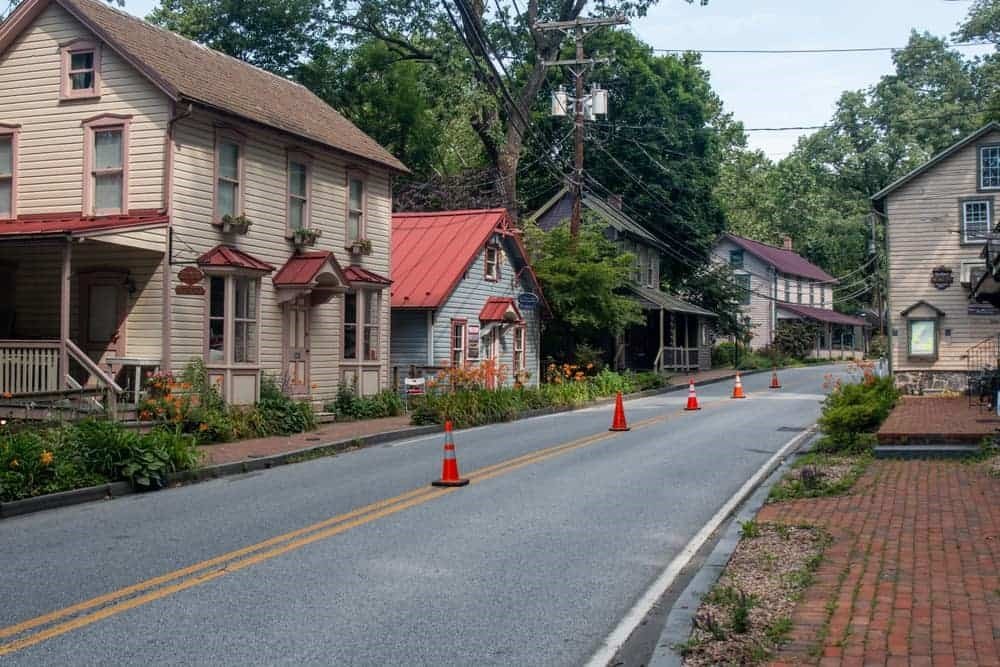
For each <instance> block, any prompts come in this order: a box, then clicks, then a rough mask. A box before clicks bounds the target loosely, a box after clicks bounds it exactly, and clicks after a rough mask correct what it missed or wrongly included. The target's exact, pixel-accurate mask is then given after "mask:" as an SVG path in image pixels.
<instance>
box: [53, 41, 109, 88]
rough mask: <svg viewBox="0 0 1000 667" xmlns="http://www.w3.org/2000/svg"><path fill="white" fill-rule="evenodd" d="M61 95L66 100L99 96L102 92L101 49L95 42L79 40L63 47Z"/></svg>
mask: <svg viewBox="0 0 1000 667" xmlns="http://www.w3.org/2000/svg"><path fill="white" fill-rule="evenodd" d="M61 56H62V58H61V62H62V79H61V85H60V97H61V98H62V99H64V100H76V99H86V98H91V97H99V96H100V94H101V49H100V46H99V45H98V44H96V43H94V42H90V41H84V40H77V41H74V42H70V43H69V44H64V45H63V46H62V49H61Z"/></svg>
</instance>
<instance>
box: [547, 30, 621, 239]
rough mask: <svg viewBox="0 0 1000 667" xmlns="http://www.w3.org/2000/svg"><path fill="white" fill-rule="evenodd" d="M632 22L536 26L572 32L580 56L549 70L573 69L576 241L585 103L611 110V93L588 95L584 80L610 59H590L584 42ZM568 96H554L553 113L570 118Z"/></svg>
mask: <svg viewBox="0 0 1000 667" xmlns="http://www.w3.org/2000/svg"><path fill="white" fill-rule="evenodd" d="M626 23H628V19H626V18H625V17H624V16H611V17H607V18H589V19H582V18H577V19H576V20H575V21H552V22H550V23H536V24H535V29H536V30H538V31H540V32H548V31H551V30H558V31H560V32H562V33H563V34H566V35H569V34H570V33H572V35H573V41H574V42H575V43H576V57H575V58H573V59H571V60H552V61H546V63H545V66H546V67H561V66H567V67H569V70H570V73H571V74H572V75H573V79H574V83H575V88H574V95H573V111H574V114H573V123H574V125H575V135H576V150H575V154H574V160H573V179H572V182H571V185H572V189H573V216H572V218H570V223H569V231H570V235H571V236H572V237H573V238H574V239H575V238H576V237H577V236H579V234H580V219H581V216H582V213H581V202H582V199H583V121H584V119H585V113H584V111H585V107H584V103H585V102H586V103H589V104H590V113H591V114H592V115H603V114H606V113H607V109H608V91H606V90H602V89H600V88H597V87H595V88H594V89H593V91H592V92H591V94H590V95H589V96H588V95H586V94H585V92H584V78H585V77H586V74H587V69H588V68H589V67H592V66H593V65H596V64H598V63H605V62H608V60H609V59H608V58H586V57H585V56H584V52H583V40H584V38H585V37H586V36H587V34H589V32H590V31H592V30H593V29H594V28H598V27H601V26H608V25H622V24H626ZM567 97H568V96H567V95H566V92H565V91H564V90H561V89H560V90H559V91H558V92H556V93H555V94H554V95H553V99H552V113H553V115H557V116H564V115H566V111H565V109H566V102H567V101H568V100H567Z"/></svg>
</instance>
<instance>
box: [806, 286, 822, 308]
mask: <svg viewBox="0 0 1000 667" xmlns="http://www.w3.org/2000/svg"><path fill="white" fill-rule="evenodd" d="M820 289H822V288H820ZM809 305H810V306H815V305H816V292H815V285H813V284H812V283H809Z"/></svg>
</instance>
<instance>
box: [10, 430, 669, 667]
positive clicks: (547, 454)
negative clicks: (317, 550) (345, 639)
mask: <svg viewBox="0 0 1000 667" xmlns="http://www.w3.org/2000/svg"><path fill="white" fill-rule="evenodd" d="M680 414H683V411H677V412H674V413H670V414H667V415H661V416H657V417H651V418H649V419H645V420H642V421H639V422H636V423H634V424H633V425H632V428H633V430H635V429H639V428H643V427H646V426H651V425H653V424H656V423H659V422H663V421H666V420H668V419H671V418H673V417H676V416H678V415H680ZM617 435H619V433H614V432H602V433H598V434H595V435H590V436H586V437H583V438H579V439H577V440H573V441H570V442H566V443H563V444H561V445H556V446H553V447H549V448H547V449H541V450H538V451H535V452H530V453H528V454H524V455H522V456H518V457H515V458H513V459H508V460H506V461H501V462H500V463H496V464H494V465H491V466H486V467H485V468H480V469H478V470H476V471H475V472H472V473H470V474H469V475H467V476H468V477H469V479H470V480H471V481H473V482H482V481H486V480H488V479H492V478H494V477H499V476H500V475H504V474H507V473H509V472H513V471H514V470H518V469H520V468H523V467H525V466H528V465H532V464H534V463H541V462H542V461H546V460H548V459H551V458H555V457H557V456H561V455H563V454H566V453H568V452H570V451H573V450H576V449H581V448H583V447H587V446H590V445H593V444H596V443H598V442H603V441H605V440H609V439H611V438H613V437H615V436H617ZM455 491H457V489H454V488H451V489H449V488H436V487H421V488H419V489H413V490H411V491H407V492H406V493H402V494H400V495H398V496H394V497H392V498H387V499H385V500H380V501H378V502H375V503H371V504H370V505H365V506H364V507H359V508H357V509H355V510H352V511H350V512H347V513H346V514H340V515H338V516H335V517H331V518H329V519H325V520H323V521H320V522H318V523H314V524H312V525H309V526H306V527H304V528H299V529H297V530H293V531H290V532H287V533H284V534H282V535H277V536H275V537H272V538H270V539H267V540H264V541H262V542H257V543H256V544H252V545H250V546H246V547H243V548H241V549H236V550H234V551H230V552H227V553H224V554H222V555H219V556H216V557H214V558H209V559H207V560H203V561H201V562H198V563H194V564H193V565H188V566H187V567H183V568H181V569H178V570H174V571H173V572H168V573H166V574H163V575H160V576H157V577H153V578H151V579H146V580H145V581H140V582H139V583H136V584H132V585H131V586H126V587H124V588H120V589H118V590H116V591H112V592H110V593H106V594H104V595H99V596H97V597H94V598H91V599H89V600H85V601H83V602H79V603H76V604H73V605H70V606H67V607H63V608H62V609H57V610H55V611H52V612H49V613H47V614H43V615H41V616H36V617H35V618H31V619H28V620H26V621H22V622H21V623H17V624H15V625H11V626H8V627H5V628H0V641H3V640H8V639H9V641H7V642H6V643H4V644H0V656H4V655H7V654H10V653H14V652H16V651H20V650H23V649H25V648H28V647H30V646H34V645H36V644H40V643H41V642H44V641H47V640H49V639H52V638H54V637H58V636H60V635H64V634H66V633H68V632H72V631H74V630H79V629H80V628H84V627H86V626H88V625H91V624H93V623H96V622H97V621H101V620H103V619H106V618H110V617H112V616H116V615H118V614H121V613H123V612H126V611H128V610H130V609H134V608H136V607H140V606H142V605H144V604H148V603H150V602H154V601H156V600H160V599H163V598H165V597H168V596H170V595H173V594H174V593H179V592H181V591H184V590H187V589H189V588H193V587H195V586H199V585H201V584H203V583H206V582H209V581H212V580H213V579H218V578H220V577H222V576H224V575H226V574H230V573H232V572H238V571H240V570H243V569H245V568H248V567H250V566H252V565H256V564H258V563H263V562H264V561H268V560H271V559H272V558H276V557H278V556H281V555H283V554H286V553H289V552H291V551H295V550H297V549H301V548H302V547H304V546H307V545H309V544H312V543H314V542H318V541H320V540H325V539H328V538H331V537H334V536H336V535H339V534H341V533H344V532H346V531H348V530H351V529H352V528H357V527H358V526H363V525H365V524H367V523H371V522H373V521H376V520H378V519H381V518H384V517H387V516H391V515H393V514H397V513H399V512H402V511H403V510H406V509H408V508H410V507H414V506H416V505H421V504H423V503H426V502H429V501H431V500H434V499H436V498H440V497H442V496H444V495H446V494H449V493H453V492H455Z"/></svg>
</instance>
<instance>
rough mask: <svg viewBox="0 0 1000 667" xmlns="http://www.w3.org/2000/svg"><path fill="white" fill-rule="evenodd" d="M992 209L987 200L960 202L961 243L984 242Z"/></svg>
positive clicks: (989, 226)
mask: <svg viewBox="0 0 1000 667" xmlns="http://www.w3.org/2000/svg"><path fill="white" fill-rule="evenodd" d="M991 209H992V207H991V206H990V200H989V199H979V200H975V201H965V202H962V241H963V243H976V242H982V241H984V240H985V239H984V236H985V235H986V234H987V233H988V232H989V231H990V228H991V226H992V225H991V219H992V217H993V216H992V213H993V211H992V210H991Z"/></svg>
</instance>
